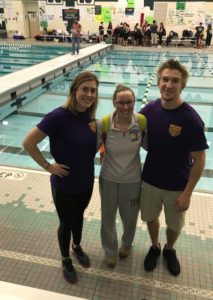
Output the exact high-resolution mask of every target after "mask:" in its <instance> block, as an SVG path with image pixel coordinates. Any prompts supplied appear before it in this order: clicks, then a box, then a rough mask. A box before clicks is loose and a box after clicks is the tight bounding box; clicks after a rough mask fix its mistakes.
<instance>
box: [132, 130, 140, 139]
mask: <svg viewBox="0 0 213 300" xmlns="http://www.w3.org/2000/svg"><path fill="white" fill-rule="evenodd" d="M129 134H130V137H131V141H132V142H134V141H137V140H138V139H139V136H140V131H139V130H138V129H132V130H131V131H130V132H129Z"/></svg>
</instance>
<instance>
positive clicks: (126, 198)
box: [99, 177, 141, 256]
mask: <svg viewBox="0 0 213 300" xmlns="http://www.w3.org/2000/svg"><path fill="white" fill-rule="evenodd" d="M99 189H100V195H101V242H102V247H103V249H104V251H105V253H106V254H107V255H109V256H117V252H118V239H117V232H116V213H117V209H119V213H120V217H121V220H122V224H123V235H122V239H121V243H122V244H124V245H126V246H131V245H132V242H133V239H134V235H135V229H136V223H137V218H138V211H139V198H140V190H141V182H136V183H114V182H110V181H107V180H105V179H103V178H101V177H100V178H99Z"/></svg>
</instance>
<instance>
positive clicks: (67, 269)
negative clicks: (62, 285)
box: [62, 258, 77, 284]
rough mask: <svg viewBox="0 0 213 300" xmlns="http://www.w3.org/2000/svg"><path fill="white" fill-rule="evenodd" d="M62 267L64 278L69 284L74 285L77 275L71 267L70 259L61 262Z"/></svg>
mask: <svg viewBox="0 0 213 300" xmlns="http://www.w3.org/2000/svg"><path fill="white" fill-rule="evenodd" d="M62 267H63V274H64V278H65V279H66V280H67V281H68V282H69V283H72V284H74V283H76V282H77V274H76V271H75V269H74V267H73V265H72V260H71V259H70V258H66V259H65V260H62Z"/></svg>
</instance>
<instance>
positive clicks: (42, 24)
mask: <svg viewBox="0 0 213 300" xmlns="http://www.w3.org/2000/svg"><path fill="white" fill-rule="evenodd" d="M40 26H41V27H42V28H47V27H48V22H47V20H44V21H41V22H40Z"/></svg>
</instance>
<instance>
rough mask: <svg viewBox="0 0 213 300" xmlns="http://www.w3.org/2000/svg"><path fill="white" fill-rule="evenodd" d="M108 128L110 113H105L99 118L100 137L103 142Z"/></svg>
mask: <svg viewBox="0 0 213 300" xmlns="http://www.w3.org/2000/svg"><path fill="white" fill-rule="evenodd" d="M109 128H110V115H106V116H104V117H103V118H102V120H101V129H102V138H103V141H104V143H105V141H106V137H107V133H108V131H109Z"/></svg>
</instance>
